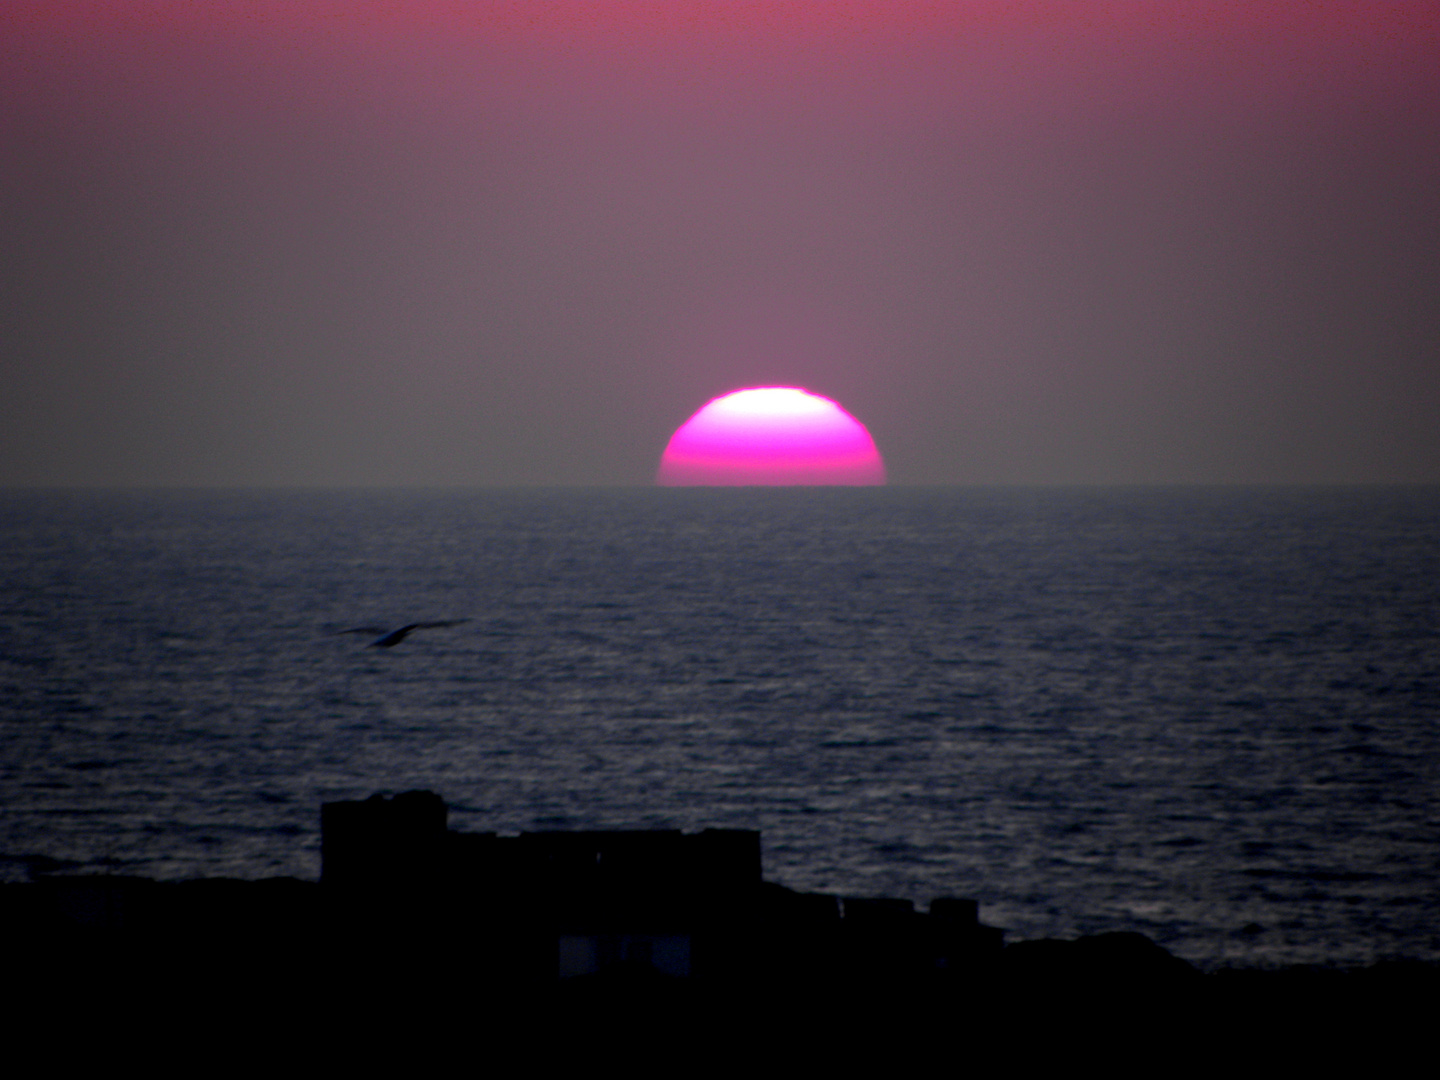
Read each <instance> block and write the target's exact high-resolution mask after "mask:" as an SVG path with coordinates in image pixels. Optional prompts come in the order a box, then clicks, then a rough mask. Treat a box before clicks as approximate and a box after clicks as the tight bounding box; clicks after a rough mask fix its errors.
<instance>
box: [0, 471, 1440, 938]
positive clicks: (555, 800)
mask: <svg viewBox="0 0 1440 1080" xmlns="http://www.w3.org/2000/svg"><path fill="white" fill-rule="evenodd" d="M0 588H3V601H4V603H3V611H0V807H3V815H0V855H3V856H6V857H8V862H5V861H3V860H0V865H3V866H8V868H9V873H10V874H11V875H12V877H14V876H17V875H23V874H24V872H25V871H26V867H27V863H26V862H25V858H26V857H28V856H32V855H45V856H49V857H51V858H54V859H60V860H69V862H70V863H71V864H73V865H72V866H71V869H74V870H78V871H81V872H98V871H108V872H123V873H136V874H146V875H151V876H158V877H167V878H174V877H194V876H202V875H206V876H214V875H233V876H242V877H260V876H265V875H272V874H295V875H299V876H302V877H314V876H315V875H316V874H317V871H318V841H319V837H318V816H319V806H320V803H321V802H322V801H323V800H327V799H336V798H360V797H364V796H366V795H369V794H370V793H371V792H373V791H376V790H389V791H397V790H403V789H407V788H413V787H426V788H431V789H433V790H435V791H438V792H440V793H441V794H442V795H444V796H445V798H446V799H447V800H448V801H449V802H450V804H451V806H452V809H453V815H452V820H453V821H454V823H455V825H456V826H457V827H459V828H463V829H472V830H481V829H490V830H499V831H501V832H518V831H520V830H522V829H524V830H529V829H543V828H567V829H584V828H601V827H604V828H629V827H657V826H668V827H679V828H683V829H698V828H702V827H704V826H707V825H714V826H739V827H747V828H758V829H760V830H762V832H763V838H764V844H765V870H766V875H767V877H769V878H770V879H772V880H777V881H780V882H782V883H784V884H787V885H790V886H793V887H796V888H800V889H815V890H824V891H828V892H836V893H840V894H842V895H852V896H876V895H890V896H903V897H910V898H912V899H914V900H916V901H917V902H918V903H920V904H922V905H923V904H924V903H925V902H927V901H928V900H929V899H930V898H931V897H933V896H938V895H945V894H949V895H962V896H970V897H974V898H976V899H978V900H979V901H980V902H981V905H982V908H981V910H982V917H983V918H984V919H985V920H986V921H987V922H989V923H991V924H992V925H997V926H1001V927H1004V928H1005V929H1006V930H1007V931H1008V933H1009V938H1010V939H1011V940H1014V939H1017V938H1027V937H1039V936H1046V935H1061V936H1070V935H1074V934H1078V933H1083V932H1096V931H1102V930H1122V929H1128V930H1138V931H1140V932H1142V933H1145V934H1148V935H1150V936H1151V937H1153V938H1155V939H1156V940H1157V941H1159V942H1161V943H1162V944H1164V945H1166V946H1167V947H1169V948H1170V949H1172V950H1173V951H1175V952H1176V953H1178V954H1179V955H1181V956H1184V957H1186V958H1187V959H1190V960H1192V961H1195V962H1197V963H1199V964H1201V965H1203V966H1207V967H1210V966H1216V965H1219V964H1224V963H1283V962H1298V961H1327V960H1328V961H1334V962H1338V963H1359V962H1368V961H1370V960H1373V959H1376V958H1380V957H1386V956H1412V957H1426V958H1436V957H1440V929H1437V928H1440V889H1437V884H1440V882H1437V878H1440V843H1437V842H1440V807H1437V793H1440V738H1437V735H1440V491H1437V490H1435V489H1414V488H1410V489H1398V488H1397V489H1354V490H1339V489H1337V490H1319V489H1273V490H1258V489H1239V490H1237V489H1150V490H1137V489H1119V490H1114V489H1104V490H1102V489H1097V490H1078V489H1054V490H1025V489H1012V490H975V489H902V488H887V489H769V490H764V489H749V490H720V489H703V490H702V489H654V490H649V489H646V490H552V491H545V490H541V491H490V492H380V493H375V492H303V493H302V492H289V493H274V492H265V493H258V492H224V493H216V492H208V493H175V492H171V493H133V492H132V493H60V492H9V493H5V494H0ZM448 619H466V620H468V621H467V622H464V623H462V624H460V625H457V626H453V627H438V628H430V629H425V630H420V631H416V632H415V633H414V634H412V635H411V636H410V637H409V638H407V639H406V640H405V641H404V642H402V643H401V644H400V645H399V646H397V647H395V648H393V649H388V650H387V649H377V648H370V647H368V646H367V641H368V638H367V637H366V636H365V635H363V634H349V635H347V634H341V633H337V631H342V630H346V629H349V628H353V627H357V626H374V627H389V626H398V625H401V624H403V623H408V622H414V621H417V620H448Z"/></svg>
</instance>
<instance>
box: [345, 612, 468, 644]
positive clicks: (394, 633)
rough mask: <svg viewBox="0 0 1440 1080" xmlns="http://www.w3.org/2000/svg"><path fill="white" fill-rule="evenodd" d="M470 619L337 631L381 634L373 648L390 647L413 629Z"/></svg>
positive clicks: (440, 620) (363, 627)
mask: <svg viewBox="0 0 1440 1080" xmlns="http://www.w3.org/2000/svg"><path fill="white" fill-rule="evenodd" d="M469 621H470V620H469V619H437V620H436V621H434V622H412V623H406V624H405V625H404V626H401V627H398V628H397V629H395V630H391V629H389V628H388V627H384V626H352V627H351V628H350V629H349V630H337V631H336V633H338V634H379V635H380V636H379V637H377V638H376V639H375V640H374V641H372V642H370V647H371V648H372V649H388V648H390V647H391V646H394V645H399V644H400V642H402V641H404V640H405V638H406V636H407V635H408V634H409V633H410V631H412V630H428V629H429V628H430V627H432V626H459V625H460V624H461V623H465V622H469Z"/></svg>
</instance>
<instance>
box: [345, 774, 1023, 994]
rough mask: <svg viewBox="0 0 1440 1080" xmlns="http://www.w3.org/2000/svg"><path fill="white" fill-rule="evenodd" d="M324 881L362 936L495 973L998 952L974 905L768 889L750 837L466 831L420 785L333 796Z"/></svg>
mask: <svg viewBox="0 0 1440 1080" xmlns="http://www.w3.org/2000/svg"><path fill="white" fill-rule="evenodd" d="M321 829H322V841H321V852H322V869H321V882H322V884H323V885H324V887H325V889H326V891H327V892H328V893H330V894H331V896H332V897H333V900H334V910H335V911H336V913H337V916H338V917H339V918H340V919H341V920H342V921H344V922H346V923H348V924H349V925H351V926H352V927H354V929H355V930H356V931H357V934H356V938H357V940H362V939H368V940H372V941H374V940H377V939H378V938H383V937H386V936H391V937H393V936H394V935H395V934H396V933H399V934H400V935H401V936H402V937H403V938H404V939H406V940H408V941H410V942H412V945H413V943H415V942H417V941H420V942H421V944H420V947H424V945H423V939H425V938H426V937H428V936H429V935H431V934H433V933H434V932H435V931H436V930H437V929H441V928H443V933H444V935H445V938H446V940H447V941H448V942H449V943H450V945H451V947H454V946H455V945H456V944H457V943H463V947H465V948H466V949H467V950H468V951H469V952H470V953H471V954H472V955H474V956H476V957H477V958H479V959H480V960H481V964H480V966H481V967H483V968H484V969H485V970H486V971H487V972H489V973H490V975H491V976H492V977H498V978H501V979H513V978H519V979H524V980H529V981H535V980H542V981H543V980H546V979H552V980H553V979H555V978H562V979H564V978H571V977H576V976H588V975H599V974H602V973H618V972H628V973H630V974H633V975H637V976H638V975H643V974H649V975H662V976H672V977H680V978H687V977H698V978H704V979H724V978H743V977H749V976H752V975H756V974H759V973H762V972H764V973H769V974H773V975H788V976H792V977H797V978H816V977H822V976H826V975H835V974H839V973H844V972H847V971H853V972H854V973H856V974H864V975H866V976H867V977H868V976H871V975H876V974H882V975H886V976H890V977H897V978H898V977H903V976H907V975H913V974H915V973H916V972H925V971H937V970H951V969H954V968H955V967H956V965H958V964H964V963H967V962H972V961H974V960H976V959H977V958H979V957H981V956H982V955H984V954H987V953H991V952H994V951H996V950H998V949H999V947H1000V944H1001V932H1000V931H998V930H994V929H992V928H989V927H982V926H981V925H980V924H979V922H978V919H977V917H976V916H977V910H976V906H975V904H974V903H973V902H970V901H962V900H938V901H936V902H935V903H934V904H932V905H931V907H932V914H931V915H928V916H927V915H921V914H919V913H917V912H916V911H915V910H914V905H913V904H912V903H911V902H910V901H908V900H877V899H847V900H845V901H844V902H843V913H842V905H841V902H840V901H839V900H838V899H837V898H836V897H833V896H825V895H819V894H803V893H796V892H794V891H792V890H789V889H785V888H783V887H781V886H778V885H773V884H768V883H766V882H764V881H763V880H762V876H761V864H760V834H759V833H758V832H754V831H750V830H742V829H706V830H704V831H703V832H699V833H694V834H688V835H687V834H685V833H682V832H680V831H678V830H647V831H634V832H598V831H597V832H534V833H521V834H520V835H519V836H514V837H500V836H497V835H495V834H494V833H469V834H467V833H456V832H452V831H450V830H448V829H447V827H446V808H445V804H444V801H443V800H442V799H441V798H440V797H439V796H438V795H435V794H433V793H431V792H426V791H410V792H404V793H401V794H399V795H396V796H395V797H394V798H390V799H387V798H385V797H384V796H381V795H374V796H371V797H370V798H369V799H366V800H365V801H363V802H336V803H327V804H325V806H324V807H323V808H322V810H321Z"/></svg>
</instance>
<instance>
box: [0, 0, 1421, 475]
mask: <svg viewBox="0 0 1440 1080" xmlns="http://www.w3.org/2000/svg"><path fill="white" fill-rule="evenodd" d="M1437 55H1440V8H1437V7H1436V5H1434V4H1420V3H1397V2H1390V0H1367V2H1327V0H1318V2H1303V3H1302V2H1298V0H1297V2H1291V0H1277V2H1274V3H1266V4H1260V5H1253V4H1242V3H1235V2H1228V0H1196V2H1194V3H1183V4H1166V3H1157V2H1155V0H1123V2H1121V0H1094V2H1085V3H1079V2H1074V0H1034V2H1019V3H1017V2H1010V0H1006V2H998V0H997V2H989V0H953V2H923V0H910V2H906V0H884V2H882V0H867V2H850V3H847V2H845V0H785V2H783V3H777V2H774V0H685V2H683V3H682V2H675V0H654V2H650V0H574V2H571V0H549V2H546V3H535V2H533V0H513V2H504V3H502V2H496V0H455V2H446V3H441V2H418V0H411V2H393V3H384V2H376V3H367V4H363V5H355V4H352V3H338V2H330V0H309V2H305V3H295V2H284V3H282V2H279V0H233V2H230V0H213V2H207V3H203V4H201V3H194V2H191V0H184V2H167V3H147V2H145V0H112V2H99V0H97V2H89V3H76V2H66V0H49V2H45V3H40V2H32V0H10V2H8V3H6V4H4V5H3V6H0V101H3V107H0V205H3V206H4V207H5V208H6V213H5V214H4V215H3V216H0V272H3V273H4V284H5V288H4V289H3V290H0V342H3V351H0V484H62V485H63V484H101V485H103V484H192V485H208V484H259V485H267V484H278V485H287V484H298V485H328V484H341V485H369V484H458V485H471V484H476V485H478V484H646V483H649V482H650V481H651V479H652V478H653V476H654V470H655V462H656V459H657V456H658V455H659V454H660V452H661V450H662V448H663V447H664V446H665V445H666V440H667V439H669V437H670V436H671V434H672V433H673V432H674V431H675V430H676V428H677V426H679V425H680V424H681V423H682V422H684V420H685V419H686V418H687V417H688V416H690V415H691V414H692V413H693V412H694V411H695V409H696V408H697V406H698V405H699V404H700V403H702V402H705V401H708V400H710V399H712V398H714V397H715V396H716V395H718V394H722V393H724V392H725V391H726V390H727V389H730V388H734V387H741V386H751V387H754V386H804V387H808V388H810V389H811V390H813V391H814V392H816V393H819V394H822V395H824V396H825V397H828V398H830V399H832V400H835V401H838V402H842V403H843V404H844V405H845V407H846V408H847V409H850V410H852V411H853V412H854V413H855V415H857V416H860V417H863V418H864V421H865V425H866V427H867V428H868V429H869V430H870V432H871V433H872V434H873V435H874V437H875V441H876V442H877V443H878V444H879V445H880V446H881V447H882V448H883V450H884V454H885V466H886V470H887V473H888V476H889V480H890V482H891V483H899V484H935V483H959V484H970V483H1176V482H1205V483H1243V482H1251V483H1261V482H1405V481H1408V482H1440V437H1437V435H1436V432H1437V431H1440V363H1437V362H1436V357H1437V356H1440V263H1437V260H1436V259H1435V252H1436V251H1437V250H1440V65H1437V64H1436V63H1435V57H1436V56H1437Z"/></svg>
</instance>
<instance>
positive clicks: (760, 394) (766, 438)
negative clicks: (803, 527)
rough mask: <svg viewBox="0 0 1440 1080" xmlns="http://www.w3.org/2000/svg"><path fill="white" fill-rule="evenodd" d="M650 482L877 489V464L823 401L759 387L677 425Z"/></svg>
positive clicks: (880, 470) (865, 437)
mask: <svg viewBox="0 0 1440 1080" xmlns="http://www.w3.org/2000/svg"><path fill="white" fill-rule="evenodd" d="M655 482H656V483H658V484H665V485H667V486H671V487H686V486H695V485H711V486H717V485H724V486H738V485H742V484H767V485H778V484H850V485H863V484H883V483H885V462H884V461H882V460H881V458H880V451H878V450H877V449H875V440H874V439H872V438H870V433H869V432H868V431H866V430H865V425H864V424H862V423H860V421H859V420H856V419H855V418H854V417H853V416H851V415H850V414H849V413H847V412H846V411H845V410H844V409H842V408H841V407H840V406H839V405H837V404H835V402H833V401H831V400H830V399H829V398H823V397H821V396H820V395H819V394H812V393H810V392H809V391H807V390H801V389H798V388H796V387H793V386H762V387H756V388H754V389H750V390H736V391H735V392H734V393H733V394H725V395H724V396H722V397H718V398H716V399H715V400H714V401H712V402H710V404H708V405H706V406H705V407H704V408H703V409H701V410H700V411H699V412H697V413H696V414H695V415H694V416H692V417H690V419H689V420H686V421H685V423H683V424H681V425H680V427H679V429H678V430H677V431H676V432H675V434H674V435H672V436H671V437H670V442H669V444H668V445H667V446H666V447H665V453H664V454H663V455H662V456H661V458H660V470H659V472H658V473H657V474H656V476H655Z"/></svg>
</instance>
